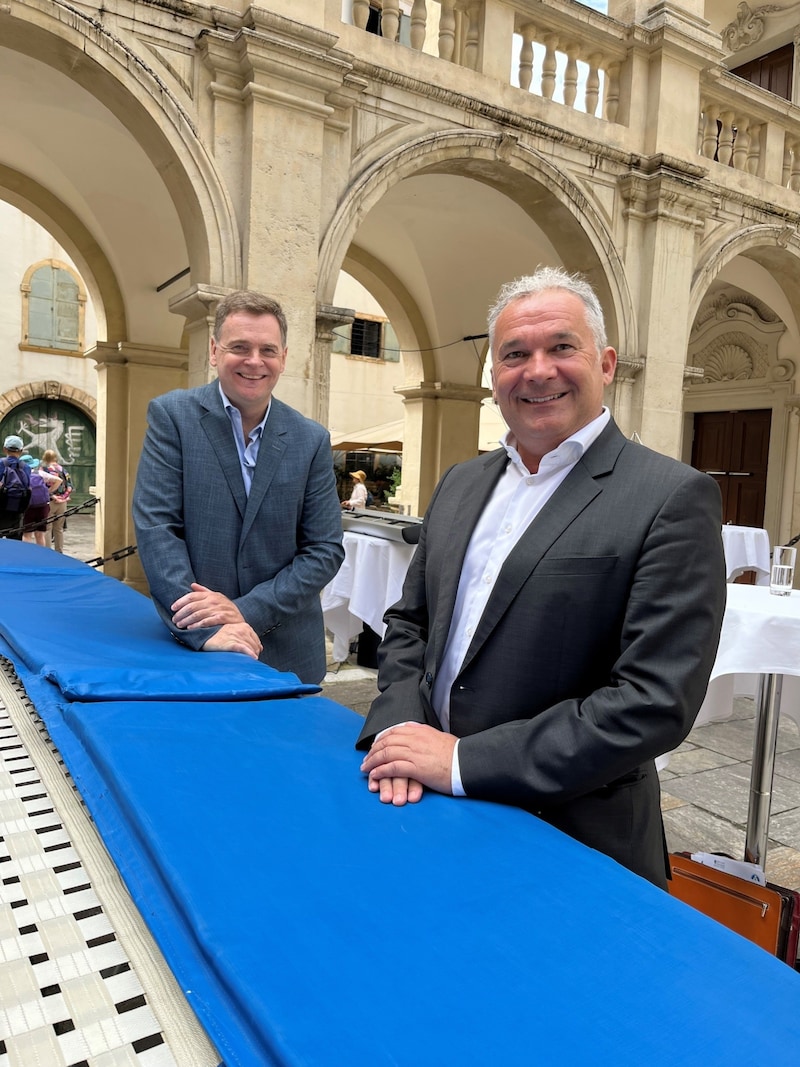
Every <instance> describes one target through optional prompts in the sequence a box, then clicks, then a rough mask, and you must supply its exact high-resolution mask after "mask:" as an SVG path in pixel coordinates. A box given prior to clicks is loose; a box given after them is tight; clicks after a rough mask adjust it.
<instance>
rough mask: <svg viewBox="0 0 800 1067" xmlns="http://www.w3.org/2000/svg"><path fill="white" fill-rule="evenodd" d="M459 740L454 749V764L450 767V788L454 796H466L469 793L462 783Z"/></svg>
mask: <svg viewBox="0 0 800 1067" xmlns="http://www.w3.org/2000/svg"><path fill="white" fill-rule="evenodd" d="M458 744H459V743H458V741H456V746H455V748H454V749H453V765H452V767H451V768H450V789H451V790H452V793H453V796H454V797H465V796H466V795H467V793H466V790H465V789H464V786H463V785H462V784H461V767H460V766H459V763H458Z"/></svg>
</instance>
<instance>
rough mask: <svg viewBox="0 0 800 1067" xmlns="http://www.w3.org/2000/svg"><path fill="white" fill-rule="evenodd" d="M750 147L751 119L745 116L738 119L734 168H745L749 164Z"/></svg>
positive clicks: (734, 148)
mask: <svg viewBox="0 0 800 1067" xmlns="http://www.w3.org/2000/svg"><path fill="white" fill-rule="evenodd" d="M749 148H750V120H749V119H748V118H743V119H740V120H739V121H738V124H737V127H736V135H735V137H734V147H733V156H732V160H731V161H732V163H733V168H734V170H745V168H746V166H747V153H748V150H749Z"/></svg>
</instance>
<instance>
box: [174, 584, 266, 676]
mask: <svg viewBox="0 0 800 1067" xmlns="http://www.w3.org/2000/svg"><path fill="white" fill-rule="evenodd" d="M191 589H192V591H191V592H190V593H185V594H184V595H183V596H182V597H179V598H178V599H177V600H176V601H175V603H174V604H173V605H172V607H171V608H170V611H171V612H172V621H173V623H174V624H175V626H177V627H178V628H179V629H181V630H197V629H200V628H201V627H203V626H219V630H217V632H216V633H215V634H212V635H211V637H209V639H208V640H207V641H206V643H205V644H204V645H203V651H204V652H242V653H243V654H244V655H245V656H250V657H251V658H252V659H258V657H259V655H260V654H261V649H262V644H261V639H260V638H259V636H258V634H257V633H256V632H255V630H254V629H253V627H252V626H250V624H249V623H247V622H245V620H244V616H243V615H242V613H241V611H239V609H238V608H237V607H236V605H235V604H234V603H233V601H232V600H230V599H229V598H228V597H226V596H225V595H224V594H223V593H217V592H215V591H214V590H213V589H208V588H207V587H206V586H204V585H200V584H199V583H198V582H192V586H191Z"/></svg>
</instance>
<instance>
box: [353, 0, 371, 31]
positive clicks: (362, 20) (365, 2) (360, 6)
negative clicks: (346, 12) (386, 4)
mask: <svg viewBox="0 0 800 1067" xmlns="http://www.w3.org/2000/svg"><path fill="white" fill-rule="evenodd" d="M368 19H369V0H353V23H354V25H356V26H358V28H359V29H360V30H365V29H366V28H367V20H368Z"/></svg>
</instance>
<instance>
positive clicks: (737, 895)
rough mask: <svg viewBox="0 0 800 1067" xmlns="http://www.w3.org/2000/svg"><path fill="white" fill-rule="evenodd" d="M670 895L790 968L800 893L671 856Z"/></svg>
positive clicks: (794, 954)
mask: <svg viewBox="0 0 800 1067" xmlns="http://www.w3.org/2000/svg"><path fill="white" fill-rule="evenodd" d="M670 867H671V869H672V880H671V882H670V884H669V891H670V895H671V896H673V897H676V898H677V899H678V900H682V901H683V902H684V903H685V904H690V905H691V906H692V907H693V908H697V910H698V911H702V912H703V913H704V914H705V915H708V916H710V917H711V918H712V919H716V920H717V922H721V923H722V924H723V925H724V926H727V927H728V928H729V929H731V930H734V931H735V932H736V933H737V934H741V936H742V937H746V938H747V939H748V940H749V941H754V942H755V943H756V944H757V945H760V946H761V947H762V948H765V949H766V950H767V952H770V953H772V955H773V956H778V957H779V958H780V959H782V960H784V962H786V963H788V964H790V966H792V967H794V966H795V964H796V961H797V947H798V931H800V895H799V894H797V893H796V892H794V891H793V890H790V889H782V888H781V887H780V886H776V885H772V884H769V883H768V884H767V885H766V886H761V885H757V884H756V883H755V882H748V881H747V880H746V879H744V878H737V877H736V876H735V875H732V874H727V873H726V872H725V871H718V870H716V869H715V868H713V867H706V866H704V865H703V864H702V863H697V862H696V861H695V860H693V859H691V857H690V856H688V855H684V854H680V853H672V854H671V855H670Z"/></svg>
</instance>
